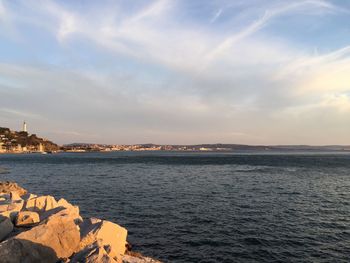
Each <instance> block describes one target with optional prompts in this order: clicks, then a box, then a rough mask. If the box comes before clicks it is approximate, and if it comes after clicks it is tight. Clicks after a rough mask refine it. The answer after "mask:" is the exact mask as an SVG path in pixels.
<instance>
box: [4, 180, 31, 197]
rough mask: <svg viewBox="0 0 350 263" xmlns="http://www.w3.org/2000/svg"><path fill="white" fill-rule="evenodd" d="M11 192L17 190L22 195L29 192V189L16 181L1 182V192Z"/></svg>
mask: <svg viewBox="0 0 350 263" xmlns="http://www.w3.org/2000/svg"><path fill="white" fill-rule="evenodd" d="M11 192H17V193H18V195H19V196H22V195H25V194H26V193H27V190H25V189H23V188H22V187H20V186H18V184H16V183H14V182H8V181H7V182H0V193H5V194H9V193H11Z"/></svg>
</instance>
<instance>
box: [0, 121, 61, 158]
mask: <svg viewBox="0 0 350 263" xmlns="http://www.w3.org/2000/svg"><path fill="white" fill-rule="evenodd" d="M59 148H60V147H59V146H58V145H57V144H55V143H53V142H52V141H49V140H47V139H44V138H40V137H38V136H37V135H36V134H29V133H28V132H27V131H12V130H10V129H9V128H4V127H0V153H1V152H2V153H4V152H7V153H26V152H46V151H49V152H51V151H57V150H59Z"/></svg>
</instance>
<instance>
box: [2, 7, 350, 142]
mask: <svg viewBox="0 0 350 263" xmlns="http://www.w3.org/2000/svg"><path fill="white" fill-rule="evenodd" d="M348 13H349V11H348V9H347V7H346V5H341V4H339V2H337V1H322V0H305V1H297V2H293V3H291V2H286V1H280V0H274V1H254V0H251V1H240V2H239V1H237V2H235V3H232V2H231V1H224V0H222V1H215V2H206V1H201V2H198V4H197V2H196V1H194V2H191V3H190V2H188V1H182V0H180V1H170V0H157V1H150V2H147V3H145V2H143V1H136V2H135V4H133V5H131V4H130V3H129V2H126V1H125V2H123V1H120V2H108V1H102V2H99V3H86V4H85V5H80V4H78V3H75V2H59V1H0V28H1V29H2V31H3V32H2V34H0V35H1V36H2V39H1V42H2V44H1V47H2V49H3V50H4V51H6V52H4V53H3V55H1V56H0V96H2V97H4V96H5V97H6V98H7V100H6V101H5V102H2V104H3V105H2V108H1V109H0V115H1V114H2V115H1V116H5V115H6V116H9V114H10V112H12V113H11V114H12V116H15V115H16V116H18V118H22V117H25V116H24V115H23V114H22V115H21V114H20V113H23V112H29V113H30V114H32V115H30V114H29V116H27V117H26V118H28V119H29V121H32V122H34V124H35V125H37V127H38V128H40V129H42V130H44V132H47V133H50V134H52V136H53V137H54V138H53V139H56V140H58V141H59V142H67V140H69V134H68V133H66V134H63V133H64V128H66V130H67V131H74V134H73V133H72V134H70V135H71V136H72V137H73V138H74V140H77V139H79V138H81V140H80V141H84V140H85V139H86V140H90V139H93V140H94V141H100V142H119V143H133V142H136V141H137V142H142V140H143V139H144V140H145V141H147V142H155V143H200V142H232V143H234V142H237V143H254V144H265V143H266V144H267V143H272V144H274V143H278V144H280V143H308V142H310V143H313V144H315V143H320V144H322V141H323V140H324V136H321V135H320V136H315V133H316V131H317V129H318V128H319V126H320V120H322V121H324V122H327V121H326V120H325V119H327V120H329V121H331V119H333V120H334V119H337V120H338V119H339V120H340V119H342V118H345V117H344V116H345V114H344V113H345V112H346V113H348V111H349V96H348V95H349V91H350V86H349V83H350V77H349V74H348V72H350V60H349V55H350V48H349V45H350V43H349V42H350V38H349V37H347V35H348V34H346V32H348V33H349V29H348V28H347V26H346V25H347V24H348V23H349V22H350V21H349V18H348V17H349V16H348ZM324 18H327V19H324ZM43 21H45V23H43ZM310 21H312V25H309V24H310ZM327 23H328V24H327ZM282 25H283V27H282ZM323 26H327V27H328V28H327V30H328V31H327V32H322V27H323ZM281 27H282V28H281ZM288 31H291V33H290V34H288ZM11 32H12V33H11ZM13 32H16V34H18V35H19V36H20V38H21V40H20V41H19V40H18V38H16V37H13V35H14V34H13ZM321 33H322V34H323V33H328V34H331V35H332V37H333V38H334V39H341V41H340V40H339V44H338V45H335V43H334V41H333V42H332V41H329V42H327V41H326V40H324V39H320V40H317V39H315V40H314V39H313V37H314V36H319V35H320V34H321ZM312 34H314V35H312ZM309 35H310V36H309ZM315 49H316V50H317V52H314V50H315ZM5 53H6V54H5ZM16 112H17V114H15V113H16ZM325 112H328V113H329V114H325ZM310 116H312V118H311V117H310ZM15 118H16V117H14V118H13V119H14V120H11V118H8V117H7V119H6V122H7V123H8V125H13V126H14V125H15V124H14V123H15V122H18V120H15ZM40 120H41V122H42V123H40ZM343 121H344V122H345V119H344V120H343ZM337 125H341V126H343V127H344V129H347V127H348V126H346V125H345V124H342V123H341V121H339V122H337ZM62 127H64V128H62ZM55 129H58V130H59V131H60V132H57V133H55V132H54V131H55ZM86 129H91V132H88V133H87V132H85V130H86ZM295 132H298V133H300V134H303V135H302V136H301V135H300V136H294V135H295ZM332 132H333V134H332V135H333V138H335V142H334V143H345V142H346V140H347V138H346V137H341V136H336V130H335V129H334V130H332ZM320 133H321V131H320ZM91 134H92V135H93V136H92V135H91ZM199 134H201V135H200V136H199ZM307 134H310V136H307ZM140 138H141V139H140ZM191 138H193V139H191ZM298 140H299V141H298ZM308 140H309V141H308Z"/></svg>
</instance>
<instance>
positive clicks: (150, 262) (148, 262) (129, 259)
mask: <svg viewBox="0 0 350 263" xmlns="http://www.w3.org/2000/svg"><path fill="white" fill-rule="evenodd" d="M122 262H123V263H161V262H160V261H158V260H156V259H153V258H150V257H144V256H131V255H123V257H122Z"/></svg>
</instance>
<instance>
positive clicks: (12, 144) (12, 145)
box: [0, 123, 350, 153]
mask: <svg viewBox="0 0 350 263" xmlns="http://www.w3.org/2000/svg"><path fill="white" fill-rule="evenodd" d="M58 151H61V152H108V151H203V152H205V151H216V152H245V151H246V152H248V151H254V152H297V151H313V152H327V151H336V152H350V145H324V146H310V145H246V144H223V143H214V144H193V145H185V144H183V145H172V144H166V145H164V144H153V143H145V144H132V145H126V144H125V145H124V144H123V145H122V144H99V143H70V144H64V145H61V146H60V145H57V144H56V143H54V142H52V141H50V140H47V139H44V138H40V137H38V136H37V135H36V134H29V133H28V132H27V130H26V124H25V123H24V128H23V131H12V130H10V129H9V128H4V127H0V153H30V152H44V153H46V152H58Z"/></svg>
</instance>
